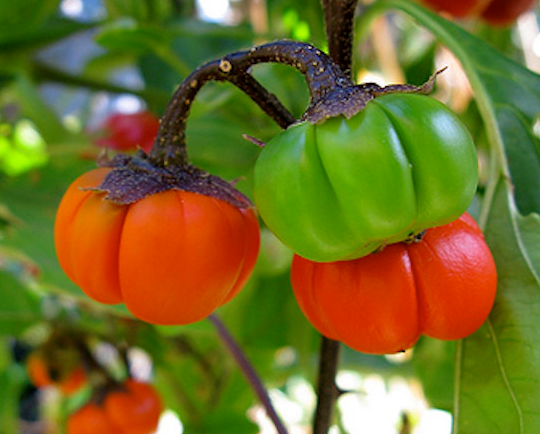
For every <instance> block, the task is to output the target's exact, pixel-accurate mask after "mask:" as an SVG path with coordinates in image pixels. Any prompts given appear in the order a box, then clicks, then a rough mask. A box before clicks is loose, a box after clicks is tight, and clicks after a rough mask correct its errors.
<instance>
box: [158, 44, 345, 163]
mask: <svg viewBox="0 0 540 434" xmlns="http://www.w3.org/2000/svg"><path fill="white" fill-rule="evenodd" d="M267 62H274V63H283V64H286V65H290V66H293V67H294V68H296V69H298V70H299V71H300V72H301V73H302V74H304V76H305V78H306V81H307V84H308V88H309V91H310V95H311V101H312V102H313V101H317V100H319V99H320V98H322V97H323V96H325V95H326V94H328V93H329V92H331V91H332V90H333V89H334V88H335V87H336V86H342V85H349V84H351V83H350V80H349V79H348V77H347V76H346V75H345V74H344V73H343V72H342V71H341V68H340V67H339V66H338V65H337V64H335V63H334V62H333V61H332V60H331V59H330V57H329V56H327V55H326V54H324V53H323V52H321V51H320V50H318V49H316V48H315V47H313V46H312V45H309V44H305V43H300V42H292V41H277V42H271V43H268V44H264V45H260V46H257V47H254V48H252V49H250V50H247V51H239V52H236V53H232V54H228V55H226V56H224V57H223V58H221V59H216V60H213V61H210V62H208V63H206V64H204V65H202V66H200V67H199V68H197V69H196V70H195V71H193V72H192V73H191V74H190V75H189V76H188V77H187V78H186V79H185V80H184V82H183V83H182V84H181V85H180V87H179V88H178V90H177V91H176V92H175V94H174V95H173V97H172V99H171V101H170V103H169V106H168V107H167V110H166V112H165V114H164V116H163V118H162V120H161V125H160V128H159V131H158V135H157V137H156V141H155V144H154V147H153V149H152V151H151V152H150V154H149V158H150V160H151V161H152V162H153V163H154V164H157V165H164V166H167V165H169V164H176V165H184V164H185V163H187V151H186V122H187V118H188V116H189V111H190V108H191V104H192V103H193V100H194V99H195V97H196V95H197V93H198V92H199V90H200V89H201V88H202V87H203V86H204V85H205V84H206V83H208V82H209V81H229V82H231V83H233V84H235V85H236V86H238V87H239V88H240V89H242V90H243V91H244V92H246V93H247V94H248V95H249V96H250V97H251V98H252V99H253V100H254V101H255V102H256V103H258V104H259V106H260V107H261V108H262V109H263V110H264V111H265V112H266V113H268V114H269V115H270V116H271V117H272V118H273V119H275V120H276V122H277V123H278V124H279V125H280V126H282V127H286V126H288V125H290V124H291V123H292V122H294V121H295V118H294V116H292V115H291V114H290V113H289V111H288V110H287V109H286V108H285V107H283V106H282V105H281V103H280V102H279V101H278V99H277V98H276V97H275V96H274V95H272V94H270V93H269V92H268V91H266V90H265V89H264V88H263V87H262V86H261V85H260V84H259V83H258V82H257V81H256V80H255V79H254V78H253V77H252V76H251V75H250V74H249V72H248V69H249V68H250V67H251V66H253V65H256V64H259V63H267Z"/></svg>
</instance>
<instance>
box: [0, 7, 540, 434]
mask: <svg viewBox="0 0 540 434" xmlns="http://www.w3.org/2000/svg"><path fill="white" fill-rule="evenodd" d="M233 6H234V7H233V10H232V14H233V18H232V21H231V22H230V23H229V24H227V25H224V24H213V23H208V22H203V21H201V20H200V19H199V18H197V14H196V8H195V4H194V3H192V2H189V1H184V2H181V1H173V0H156V1H152V0H147V1H141V0H104V1H103V2H97V1H93V2H92V1H84V2H81V1H73V0H64V1H62V2H60V1H59V0H39V1H37V0H24V1H17V2H12V1H7V0H3V1H0V295H1V300H2V303H1V305H0V347H1V348H2V350H1V351H0V433H16V432H21V431H23V432H24V430H25V429H30V428H29V427H32V429H34V430H35V429H38V431H32V432H62V426H63V423H64V420H65V417H66V415H67V414H69V412H70V411H72V410H73V409H74V408H76V407H77V406H78V405H79V404H80V403H81V402H82V401H84V399H85V397H86V395H85V393H86V392H85V391H82V392H81V393H80V394H79V395H77V396H75V397H73V398H70V399H69V400H67V402H66V401H63V400H58V399H56V400H55V399H53V398H50V397H49V398H46V399H44V398H43V396H42V395H36V393H35V391H34V390H32V387H31V386H30V385H29V382H28V378H27V376H26V373H25V370H24V359H25V355H26V354H27V353H28V351H30V350H31V349H32V348H35V347H39V346H40V345H42V344H43V342H45V340H46V339H47V336H49V335H50V333H51V331H52V330H57V329H62V328H66V326H67V327H68V328H70V329H71V330H74V331H76V332H77V333H80V334H81V335H84V336H89V339H90V340H92V342H94V343H96V345H103V344H104V343H108V344H110V345H112V347H113V348H115V347H116V348H122V347H127V348H131V349H133V348H137V349H139V350H143V351H144V353H145V354H147V355H149V357H150V359H151V360H152V363H153V373H152V375H153V377H154V379H155V383H156V385H157V387H158V389H159V390H160V392H161V394H162V395H163V397H164V399H165V401H166V405H167V407H168V408H170V409H172V410H174V412H176V414H177V415H178V416H179V417H180V419H181V421H182V424H183V425H184V430H185V432H188V433H206V432H219V433H226V432H231V433H249V432H258V430H260V428H259V427H258V426H257V424H256V423H255V422H254V421H255V419H257V418H256V417H255V416H253V415H254V414H255V413H256V412H254V411H253V407H254V405H255V404H256V399H255V397H254V394H253V392H252V391H251V390H250V389H249V388H248V386H247V384H246V383H245V381H244V379H243V378H242V376H241V374H240V372H239V371H238V369H237V367H236V366H235V365H234V363H233V361H232V360H231V359H230V358H229V357H228V355H227V354H226V351H225V349H224V348H223V346H222V344H221V342H220V341H219V339H218V338H217V336H216V334H215V331H214V329H213V328H212V326H211V325H210V324H209V323H208V322H206V321H202V322H200V323H197V324H194V325H191V326H185V327H153V326H150V325H147V324H144V323H140V322H137V321H135V320H133V319H132V318H131V317H130V316H129V314H128V313H127V311H126V310H125V309H124V308H123V307H121V306H120V307H111V308H105V307H102V306H98V305H97V304H95V303H93V302H91V301H89V300H88V299H86V298H84V297H83V296H82V293H81V291H80V290H79V289H78V288H77V287H75V286H74V285H73V284H72V283H71V282H70V281H69V280H68V279H67V277H66V276H65V275H64V274H63V272H62V271H61V269H60V267H59V265H58V263H57V261H56V257H55V253H54V246H53V240H52V234H53V223H54V215H55V210H56V207H57V205H58V203H59V201H60V198H61V196H62V194H63V192H64V191H65V189H66V188H67V186H68V185H69V184H70V183H71V181H72V180H73V179H74V178H75V177H76V176H77V175H78V174H80V173H82V172H84V171H86V170H88V169H90V168H92V167H94V166H95V162H94V160H95V157H96V156H97V155H98V152H99V150H98V149H97V148H96V147H95V146H94V145H93V140H94V139H95V138H96V137H97V136H98V135H99V134H100V132H99V128H98V127H97V126H98V125H99V123H100V122H101V121H102V120H103V119H104V117H106V116H107V115H108V114H109V113H110V112H113V111H117V110H128V111H133V110H135V109H137V108H146V109H149V110H151V111H153V112H154V113H156V114H158V115H160V114H161V113H163V111H164V108H165V106H166V104H167V102H168V98H169V97H170V95H171V94H172V92H173V91H174V89H175V87H176V86H177V85H178V84H179V83H180V82H181V80H182V79H183V78H184V77H185V76H187V75H188V74H189V72H190V71H191V70H193V69H194V68H196V67H197V66H198V65H200V64H201V63H203V62H205V61H207V60H210V59H214V58H218V57H219V56H221V55H223V54H226V53H228V52H231V51H234V50H238V49H244V48H246V47H249V46H251V45H254V44H256V43H261V42H263V41H269V40H275V39H280V38H294V39H300V40H304V41H309V42H311V43H313V44H314V45H316V46H319V47H321V48H324V47H325V46H326V42H325V36H324V26H323V18H322V9H321V6H320V4H319V2H318V1H316V0H313V1H311V0H310V1H305V0H268V1H267V2H263V1H254V0H253V1H248V0H242V1H240V0H239V1H236V2H234V3H233ZM78 7H80V8H82V9H81V10H79V12H82V13H79V14H77V13H75V12H76V10H77V8H78ZM367 7H368V6H367V5H364V4H363V3H362V4H361V5H360V10H361V11H362V12H363V13H362V14H361V16H360V17H359V18H358V19H357V22H356V33H355V52H354V68H355V75H356V76H357V77H358V78H359V80H364V79H365V78H367V79H368V80H371V79H373V77H375V78H376V79H377V80H379V81H380V83H381V84H383V83H385V82H396V81H408V82H411V83H415V84H419V83H421V82H423V81H425V80H426V79H427V77H428V76H429V75H431V73H432V72H433V71H434V70H436V69H437V68H440V67H441V66H446V65H448V66H449V70H448V71H447V72H446V73H445V74H443V75H442V77H441V79H440V80H439V84H438V86H437V89H436V92H435V96H436V97H438V98H440V99H442V100H443V101H444V102H446V103H447V104H449V105H451V106H452V107H453V108H455V109H456V111H458V113H459V114H460V115H461V116H462V118H463V120H464V121H465V123H466V124H467V125H468V127H469V129H470V130H471V133H472V134H473V135H474V137H475V140H476V143H477V144H478V147H479V153H480V156H481V160H480V161H481V186H480V189H479V193H478V198H477V200H476V201H475V202H474V203H473V205H472V208H471V212H472V213H473V214H474V215H475V217H477V219H478V220H479V221H480V223H481V225H482V226H483V228H484V229H485V231H486V236H487V240H488V243H489V244H490V247H491V248H492V251H493V254H494V256H495V260H496V262H497V266H498V272H499V277H500V286H499V292H498V297H497V301H496V306H495V309H494V311H493V313H492V315H491V317H490V319H489V321H488V322H487V323H486V324H485V326H484V327H483V328H482V329H481V330H480V331H478V332H477V333H476V334H474V335H473V336H472V337H470V338H468V339H466V340H464V341H463V342H458V343H456V342H449V343H444V342H439V341H433V340H428V339H423V340H422V341H421V342H420V343H419V344H418V345H417V347H416V348H415V349H414V351H413V352H411V353H407V354H406V355H405V356H403V357H402V359H403V360H404V361H401V362H399V363H397V362H396V361H395V359H394V358H385V357H375V356H366V355H362V354H358V353H355V352H353V351H352V350H348V349H345V350H344V355H343V358H342V362H341V368H342V374H343V375H341V377H342V380H343V379H347V375H346V374H347V373H348V374H350V375H349V377H348V378H349V380H350V378H354V379H356V380H355V381H356V382H355V381H349V382H346V383H345V384H346V387H347V388H348V389H353V392H357V393H347V394H345V395H343V396H342V398H341V399H340V405H339V409H340V413H339V414H338V415H337V417H336V419H335V422H336V427H335V429H336V430H338V431H336V432H377V433H379V432H380V433H382V432H400V433H407V432H421V431H420V430H421V427H422V423H423V422H422V419H423V418H424V419H426V418H427V415H429V414H431V413H429V411H428V409H429V408H437V409H442V410H446V411H449V412H452V413H453V416H454V431H455V432H456V433H460V434H468V433H474V434H481V433H490V434H494V433H504V434H507V433H537V432H539V431H540V417H539V414H540V413H539V412H538V411H537V403H538V402H539V401H540V385H539V383H538V378H540V350H539V349H540V342H539V341H540V326H539V325H538V321H537V318H538V317H539V314H540V312H539V311H538V309H539V307H538V306H540V304H539V303H538V301H539V300H538V298H539V295H540V292H539V287H540V275H539V273H540V248H539V247H538V246H539V242H540V220H539V219H538V213H539V212H540V195H539V194H538V192H539V191H540V190H539V188H540V146H539V142H538V134H539V133H538V125H539V124H538V119H539V118H538V114H539V113H540V77H539V76H538V75H536V73H534V72H532V71H531V67H533V66H531V65H530V64H527V63H526V58H527V54H529V55H530V50H531V48H530V46H528V45H527V43H528V42H527V40H526V39H523V37H524V35H525V36H526V34H525V33H523V31H522V29H521V30H520V29H518V28H517V27H514V28H505V29H492V28H490V27H488V26H487V25H485V24H483V23H481V22H471V21H468V22H460V23H452V22H450V21H448V20H446V19H445V18H443V17H440V16H438V15H436V14H434V13H432V12H429V11H427V10H426V9H424V8H423V7H421V6H419V5H417V4H416V3H413V2H409V1H406V0H378V1H376V2H374V3H373V4H372V5H371V6H370V7H369V9H367ZM74 11H75V12H74ZM249 11H251V12H249ZM382 17H384V18H382ZM533 21H534V22H536V19H533ZM536 33H537V30H536ZM533 36H537V35H536V34H534V32H533ZM529 42H530V41H529ZM450 52H451V53H453V55H454V56H455V58H457V59H458V62H457V61H455V60H454V58H453V57H452V56H451V55H450V54H449V53H450ZM461 68H463V71H464V72H465V74H466V77H467V79H465V78H464V77H465V76H464V75H462V73H461ZM254 73H255V75H256V77H257V78H258V79H259V80H260V81H261V82H262V83H263V84H264V85H265V86H267V87H268V88H269V89H270V90H271V91H272V92H274V93H275V94H276V95H277V96H278V97H279V98H280V99H281V101H282V102H283V103H284V104H285V105H286V106H287V107H288V108H289V109H290V110H291V111H292V112H293V113H294V114H295V115H296V116H300V115H301V113H302V112H303V110H304V108H305V106H306V104H307V100H308V94H307V89H306V86H305V84H304V82H303V80H302V77H301V76H300V75H299V74H297V73H296V72H295V71H293V70H292V69H291V68H288V67H284V66H269V65H260V66H257V67H256V69H255V72H254ZM278 131H279V128H278V127H277V126H276V125H275V124H274V123H273V122H272V121H271V120H270V119H268V118H267V117H266V116H265V115H264V114H263V113H262V112H261V111H260V110H259V109H258V108H257V107H256V106H255V105H254V104H253V103H252V102H251V101H250V100H249V99H248V98H247V97H246V96H244V95H243V94H241V93H240V92H239V91H238V90H236V89H235V88H233V87H232V86H230V85H227V84H218V85H209V86H207V87H206V88H205V89H204V90H203V92H201V94H200V96H199V97H198V99H197V101H196V103H195V104H194V107H193V111H192V116H191V117H190V121H189V124H188V143H189V152H190V155H191V157H192V159H193V162H194V163H195V164H196V165H199V166H201V167H203V168H204V169H206V170H208V171H210V172H213V173H215V174H217V175H220V176H222V177H224V178H226V179H238V187H239V188H240V189H241V190H243V191H244V192H246V193H247V194H248V195H250V186H251V171H252V167H253V163H254V161H255V159H256V158H257V154H258V151H259V149H258V148H257V147H256V146H254V145H252V144H251V143H249V142H247V141H246V140H244V139H243V138H242V135H243V134H248V135H251V136H254V137H257V138H258V139H260V140H262V141H267V140H268V139H270V138H271V137H272V136H273V135H274V134H276V133H277V132H278ZM262 241H263V243H262V251H261V257H260V258H259V261H258V264H257V267H256V271H255V274H254V276H253V278H252V279H251V281H250V283H249V285H248V286H247V287H246V288H245V289H244V290H243V291H242V293H241V294H240V295H239V296H238V297H237V298H236V299H235V300H234V302H232V303H230V304H228V305H227V306H225V307H223V308H221V309H220V310H219V312H218V313H219V315H220V316H221V318H222V319H223V321H224V322H225V323H226V324H227V326H228V327H229V329H230V330H231V332H232V333H233V334H234V336H235V337H236V338H237V339H238V341H239V342H240V344H241V345H242V347H243V349H244V350H245V352H246V354H247V355H248V357H249V358H250V360H251V361H252V362H253V364H254V365H255V367H256V369H257V370H258V372H259V374H260V375H261V377H262V378H263V380H264V382H265V383H266V385H267V386H268V387H270V388H272V397H273V398H274V401H275V402H276V404H278V411H280V412H281V414H282V417H283V418H284V419H285V420H286V421H287V423H288V424H289V425H296V426H300V427H302V426H304V427H305V426H308V424H309V417H310V412H311V411H312V410H313V399H314V398H313V392H312V390H311V389H310V385H309V384H310V383H313V381H314V379H315V375H316V369H317V353H318V342H319V338H318V336H317V335H316V333H315V331H314V330H313V329H312V327H311V326H310V325H309V324H308V323H307V321H306V320H305V319H304V317H303V316H302V314H301V312H300V310H299V308H298V307H297V305H296V303H295V301H294V299H293V296H292V292H291V290H290V284H289V280H288V271H289V261H290V257H291V253H290V252H289V251H287V249H286V248H285V247H283V246H282V245H281V244H280V243H279V242H278V241H277V240H276V239H275V238H274V237H273V235H271V234H270V233H269V232H268V231H267V230H265V229H264V228H263V233H262ZM88 266H89V267H91V266H92V264H88ZM210 271H211V270H209V272H210ZM118 375H119V376H121V375H124V374H123V373H122V372H121V371H119V373H118ZM351 375H352V377H351ZM370 379H371V380H373V381H375V382H376V384H378V385H382V387H383V389H385V388H386V392H384V390H383V391H382V392H381V393H382V395H379V398H375V397H374V396H375V395H373V391H374V390H375V391H376V390H378V389H377V388H375V389H373V387H372V384H373V382H372V383H370V382H369V381H370ZM398 380H399V381H401V383H399V384H405V385H406V386H407V387H406V388H407V390H408V391H409V392H407V393H408V394H405V396H406V398H404V399H402V400H401V401H400V403H399V404H394V403H393V401H392V399H393V398H392V397H393V396H395V395H392V393H391V392H392V391H395V390H396V389H395V387H394V386H395V384H396V381H398ZM399 381H398V382H399ZM370 384H371V386H370ZM420 386H421V392H415V393H413V392H411V391H414V390H417V389H418V388H419V387H420ZM306 390H307V391H306ZM302 391H303V392H302ZM301 392H302V393H301ZM368 392H369V393H368ZM381 397H382V398H381ZM377 399H379V401H377ZM38 401H39V403H40V404H39V405H38ZM376 401H377V402H378V404H377V405H380V407H381V408H383V409H384V410H386V413H382V415H380V418H379V419H376V418H375V419H373V415H374V414H377V413H373V412H371V413H370V412H369V411H367V410H366V409H373V408H375V407H376V406H375V404H373V403H374V402H376ZM417 402H420V404H417ZM280 403H281V404H280ZM351 406H352V408H356V413H354V414H355V418H356V422H357V423H356V425H355V423H352V422H351V420H350V416H347V414H346V413H347V410H346V409H347V408H350V407H351ZM355 406H356V407H355ZM370 406H371V407H370ZM248 409H252V410H251V411H250V412H248V414H249V416H248V415H247V411H248ZM291 409H294V410H291ZM295 411H296V413H294V412H295ZM291 412H292V413H291ZM293 413H294V414H293ZM291 414H293V416H291ZM400 414H403V415H405V416H402V417H400ZM388 415H390V416H391V417H390V416H388ZM21 420H22V421H23V422H24V423H21ZM44 421H45V422H46V428H43V425H40V424H42V423H43V422H44ZM259 426H260V422H259ZM362 426H364V428H365V429H366V431H360V428H358V427H362ZM355 427H356V428H355ZM388 427H389V428H388ZM387 428H388V430H389V431H384V429H387ZM39 429H42V431H39ZM369 429H371V431H368V430H369ZM392 429H393V431H391V430H392ZM414 429H416V431H412V430H414ZM441 429H442V430H441V431H440V432H441V433H443V432H448V431H447V430H446V431H445V430H444V429H445V428H441ZM446 429H447V428H446ZM28 432H30V431H28ZM422 432H423V431H422ZM426 432H430V433H436V432H437V431H436V430H435V428H432V430H431V431H426Z"/></svg>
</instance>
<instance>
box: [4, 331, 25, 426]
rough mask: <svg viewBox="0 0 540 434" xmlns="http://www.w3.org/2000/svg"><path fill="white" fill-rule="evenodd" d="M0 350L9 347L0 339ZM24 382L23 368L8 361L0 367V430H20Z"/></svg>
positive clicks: (5, 349) (7, 349) (6, 349)
mask: <svg viewBox="0 0 540 434" xmlns="http://www.w3.org/2000/svg"><path fill="white" fill-rule="evenodd" d="M0 351H1V352H4V353H7V351H9V347H8V345H7V343H6V342H5V341H3V340H2V341H0ZM25 382H26V375H25V372H24V368H23V367H22V366H21V365H18V364H16V363H13V362H10V363H8V364H7V365H6V366H2V367H0V432H2V433H6V434H7V433H16V432H20V420H19V399H18V398H19V397H20V396H21V392H22V390H23V387H24V385H25Z"/></svg>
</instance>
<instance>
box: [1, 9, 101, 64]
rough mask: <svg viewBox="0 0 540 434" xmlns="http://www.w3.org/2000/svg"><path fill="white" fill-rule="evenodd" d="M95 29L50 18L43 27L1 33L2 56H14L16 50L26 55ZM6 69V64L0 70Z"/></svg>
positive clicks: (73, 22) (86, 25)
mask: <svg viewBox="0 0 540 434" xmlns="http://www.w3.org/2000/svg"><path fill="white" fill-rule="evenodd" d="M38 1H39V0H38ZM21 3H24V1H23V2H20V3H19V2H8V1H3V2H0V4H21ZM43 3H46V2H43ZM0 13H1V12H0ZM23 17H24V15H23ZM0 22H1V18H0ZM93 27H95V24H93V23H81V22H78V21H73V20H69V19H66V18H60V17H50V18H49V19H48V20H47V21H46V22H44V23H43V24H42V25H35V26H31V27H27V28H25V31H24V32H21V31H17V32H2V31H0V55H2V54H6V53H7V52H10V55H13V52H15V50H21V51H22V52H24V53H26V52H27V51H30V50H34V49H36V48H39V47H42V46H44V45H46V44H51V43H53V42H55V41H58V40H61V39H63V38H66V37H68V36H70V35H72V34H74V33H77V32H81V31H83V30H87V29H91V28H93ZM4 67H7V65H5V64H4V65H1V66H0V68H4Z"/></svg>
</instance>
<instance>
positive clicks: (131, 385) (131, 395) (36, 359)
mask: <svg viewBox="0 0 540 434" xmlns="http://www.w3.org/2000/svg"><path fill="white" fill-rule="evenodd" d="M64 350H65V349H64ZM64 353H65V351H64ZM71 354H72V355H74V354H76V351H75V352H73V351H72V352H71ZM71 360H73V361H75V358H71ZM77 360H78V362H79V363H78V364H73V363H66V358H65V357H63V358H61V359H60V360H58V359H55V358H53V359H51V354H47V351H41V350H36V351H34V352H33V353H31V354H30V356H29V357H28V359H27V362H26V368H27V372H28V376H29V379H30V381H31V382H32V383H33V384H34V386H36V387H37V388H45V387H55V388H57V389H58V390H59V391H60V392H61V393H62V394H63V395H65V396H71V395H73V394H75V393H76V392H78V391H80V390H81V389H82V388H85V387H91V388H92V389H93V390H92V396H91V398H90V400H89V402H87V403H86V404H84V405H83V406H82V407H80V408H79V409H78V410H77V411H75V412H74V413H73V414H71V415H70V416H69V417H68V420H67V433H68V434H90V433H92V434H94V433H103V434H108V433H110V434H113V433H114V434H120V433H126V434H127V433H134V434H150V433H153V432H155V431H156V428H157V425H158V421H159V417H160V415H161V413H162V411H163V404H162V401H161V398H160V396H159V394H158V393H157V392H156V390H155V389H154V388H153V387H152V385H150V384H148V383H143V382H140V381H136V380H134V379H131V378H129V379H127V380H126V381H124V382H121V383H119V382H116V381H112V380H111V379H110V378H109V379H107V380H108V381H105V382H100V383H99V384H98V385H93V384H92V383H93V381H94V380H93V378H94V375H91V374H87V372H86V370H85V369H84V368H83V367H82V366H81V364H80V362H81V360H80V358H79V359H77ZM96 378H97V377H96Z"/></svg>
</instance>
